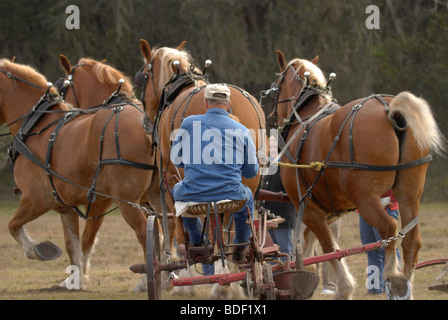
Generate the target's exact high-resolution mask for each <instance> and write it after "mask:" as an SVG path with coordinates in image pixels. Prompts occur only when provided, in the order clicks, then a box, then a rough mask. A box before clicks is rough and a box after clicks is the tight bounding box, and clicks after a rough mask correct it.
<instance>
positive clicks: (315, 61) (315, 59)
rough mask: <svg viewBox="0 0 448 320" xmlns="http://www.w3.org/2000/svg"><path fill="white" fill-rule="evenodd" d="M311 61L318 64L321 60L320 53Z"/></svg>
mask: <svg viewBox="0 0 448 320" xmlns="http://www.w3.org/2000/svg"><path fill="white" fill-rule="evenodd" d="M311 62H312V63H314V64H315V65H316V66H317V63H318V62H319V55H317V56H315V57H314V59H313V60H311Z"/></svg>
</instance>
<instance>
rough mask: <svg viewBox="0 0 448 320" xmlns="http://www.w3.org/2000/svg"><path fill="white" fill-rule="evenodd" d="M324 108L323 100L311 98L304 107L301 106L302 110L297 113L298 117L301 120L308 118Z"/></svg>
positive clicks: (317, 97) (316, 97)
mask: <svg viewBox="0 0 448 320" xmlns="http://www.w3.org/2000/svg"><path fill="white" fill-rule="evenodd" d="M324 106H325V100H324V99H323V98H321V97H320V96H315V97H313V98H311V100H310V101H309V102H307V103H306V104H305V106H303V108H302V109H301V111H300V112H299V115H300V117H301V118H302V120H304V119H307V118H310V117H312V116H313V115H315V114H316V113H317V112H318V111H319V110H320V109H322V108H323V107H324Z"/></svg>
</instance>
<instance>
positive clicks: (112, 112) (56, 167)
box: [0, 59, 151, 287]
mask: <svg viewBox="0 0 448 320" xmlns="http://www.w3.org/2000/svg"><path fill="white" fill-rule="evenodd" d="M0 83H1V86H0V105H1V108H0V123H1V124H4V123H6V124H7V125H8V126H9V129H10V131H11V133H12V135H13V136H14V139H13V145H12V147H13V148H12V156H13V159H14V161H15V163H14V179H15V182H16V184H17V186H18V187H19V189H20V190H21V192H22V195H21V197H20V201H19V206H18V208H17V211H16V213H15V214H14V216H13V217H12V219H11V220H10V222H9V225H8V226H9V231H10V233H11V235H12V236H13V237H14V239H15V240H16V241H17V242H18V243H19V245H21V246H22V248H23V250H24V252H25V255H26V256H27V257H28V258H30V259H38V260H48V259H54V258H57V257H58V256H59V255H60V249H59V248H57V247H56V246H55V245H53V244H51V243H49V242H43V243H37V242H36V241H35V240H33V239H32V238H31V237H30V236H29V235H28V234H27V232H26V231H25V227H24V225H25V224H26V223H28V222H30V221H32V220H34V219H36V218H38V217H39V216H41V215H42V214H44V213H46V212H47V211H49V210H55V211H57V212H58V213H60V217H61V220H62V222H63V226H64V237H65V244H66V249H67V253H68V254H69V256H70V261H71V263H72V264H73V265H77V266H78V267H79V269H80V273H81V274H80V279H81V286H82V287H83V286H84V280H85V279H84V275H85V274H84V271H85V270H86V269H85V267H86V264H87V260H85V258H84V257H83V252H82V249H81V246H80V240H79V219H78V216H77V214H78V215H79V216H82V217H83V218H84V219H87V220H88V221H90V220H95V219H98V220H101V217H102V215H103V214H104V212H105V211H106V209H107V208H109V207H110V205H111V203H113V202H115V203H116V205H117V206H118V207H119V208H120V211H121V213H122V215H123V217H124V219H125V221H126V222H127V223H128V224H129V226H131V227H132V229H133V230H134V231H135V233H136V236H137V239H138V241H139V243H140V244H141V246H142V249H143V253H144V254H145V251H146V218H145V215H144V214H143V212H142V211H141V209H140V208H139V207H138V204H139V202H140V199H141V198H142V196H143V194H144V193H145V191H146V190H147V189H148V186H149V181H150V171H148V170H142V169H141V168H139V167H145V166H147V165H151V163H147V161H148V160H147V159H148V154H149V153H150V151H151V150H150V146H149V144H148V143H147V141H148V138H147V135H146V132H145V131H144V130H143V129H142V128H141V126H140V125H136V122H137V123H138V124H139V123H140V122H139V118H138V117H136V116H134V118H133V116H132V114H133V113H134V111H135V108H133V107H129V108H127V107H124V108H122V109H120V110H119V109H114V108H106V109H101V110H98V111H97V112H95V113H92V114H89V113H87V114H85V113H84V110H80V109H74V108H71V107H69V106H68V105H67V104H66V103H64V102H63V101H62V100H61V99H60V98H59V96H58V95H57V92H56V90H55V88H50V87H49V86H48V88H47V80H46V79H45V77H44V76H42V75H41V74H39V73H38V72H37V71H36V70H34V69H33V68H31V67H29V66H26V65H21V64H17V63H12V62H11V61H9V60H6V59H2V60H0ZM119 114H120V115H122V118H121V119H120V121H118V116H119ZM128 114H129V116H128ZM129 141H132V143H129ZM118 146H119V149H118ZM78 206H85V207H86V208H87V209H86V212H85V213H83V212H81V210H79V209H78ZM75 212H76V213H77V214H76V213H75ZM99 225H100V223H99V224H98V227H99ZM95 231H96V230H95ZM91 236H92V232H85V233H84V234H83V242H86V241H88V240H86V238H89V237H91Z"/></svg>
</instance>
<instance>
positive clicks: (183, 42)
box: [177, 40, 187, 51]
mask: <svg viewBox="0 0 448 320" xmlns="http://www.w3.org/2000/svg"><path fill="white" fill-rule="evenodd" d="M186 43H187V41H185V40H184V41H182V43H181V44H180V45H179V46H178V47H177V50H179V51H182V49H183V48H184V46H185V44H186Z"/></svg>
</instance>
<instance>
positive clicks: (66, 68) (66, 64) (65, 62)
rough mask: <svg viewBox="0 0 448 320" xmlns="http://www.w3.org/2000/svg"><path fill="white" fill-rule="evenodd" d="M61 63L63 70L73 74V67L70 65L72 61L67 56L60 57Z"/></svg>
mask: <svg viewBox="0 0 448 320" xmlns="http://www.w3.org/2000/svg"><path fill="white" fill-rule="evenodd" d="M59 61H60V63H61V67H62V69H63V70H64V71H65V73H66V74H70V73H72V65H71V64H70V61H69V60H68V58H67V57H66V56H64V55H63V54H60V55H59Z"/></svg>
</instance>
